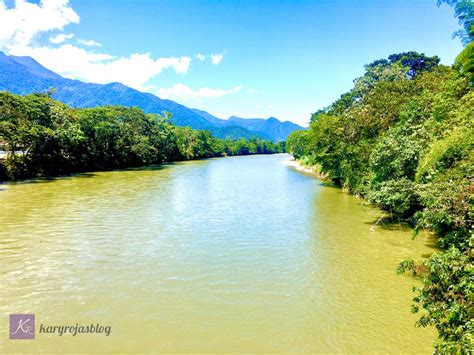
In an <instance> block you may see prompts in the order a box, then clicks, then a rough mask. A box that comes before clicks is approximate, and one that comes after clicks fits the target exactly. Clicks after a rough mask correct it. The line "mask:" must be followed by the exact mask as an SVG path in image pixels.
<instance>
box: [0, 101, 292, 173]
mask: <svg viewBox="0 0 474 355" xmlns="http://www.w3.org/2000/svg"><path fill="white" fill-rule="evenodd" d="M0 150H3V151H4V152H5V153H4V155H5V159H0V180H9V179H23V178H29V177H33V176H51V175H58V174H68V173H72V172H82V171H92V170H107V169H116V168H126V167H137V166H142V165H148V164H160V163H162V162H165V161H178V160H190V159H200V158H210V157H220V156H226V155H247V154H267V153H276V152H282V151H284V144H283V143H281V144H276V143H272V142H270V141H265V140H262V139H258V138H251V139H249V140H245V139H239V140H221V139H217V138H214V137H212V136H211V134H210V132H209V131H201V130H194V129H191V128H189V127H178V126H174V125H173V124H171V123H170V121H169V117H162V116H159V115H154V114H145V113H144V112H143V111H142V110H141V109H138V108H128V107H120V106H104V107H97V108H88V109H73V108H71V107H69V106H67V105H65V104H62V103H60V102H58V101H55V100H53V99H51V98H50V97H48V96H47V95H43V94H33V95H27V96H18V95H13V94H10V93H7V92H0Z"/></svg>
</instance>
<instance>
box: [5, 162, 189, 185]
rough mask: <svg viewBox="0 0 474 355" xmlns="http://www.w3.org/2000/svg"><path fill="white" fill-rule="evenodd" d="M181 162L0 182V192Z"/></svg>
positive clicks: (154, 168)
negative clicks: (7, 186) (98, 174)
mask: <svg viewBox="0 0 474 355" xmlns="http://www.w3.org/2000/svg"><path fill="white" fill-rule="evenodd" d="M180 163H181V162H177V163H175V162H172V163H164V164H162V165H147V166H141V167H132V168H124V169H112V170H98V171H95V172H83V173H72V174H67V175H58V176H41V177H36V178H32V179H26V180H17V181H0V191H5V190H6V188H5V187H2V185H3V186H5V185H22V184H45V183H49V182H54V181H57V180H66V179H71V178H75V179H77V178H80V179H86V178H93V177H96V176H97V173H98V172H101V173H102V172H119V171H159V170H163V169H166V168H168V167H169V166H171V165H177V164H180Z"/></svg>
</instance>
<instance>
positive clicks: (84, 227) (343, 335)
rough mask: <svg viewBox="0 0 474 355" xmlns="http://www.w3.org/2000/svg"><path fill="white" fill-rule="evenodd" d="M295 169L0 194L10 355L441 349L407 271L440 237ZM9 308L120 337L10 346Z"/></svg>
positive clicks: (231, 169) (229, 168)
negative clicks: (390, 221)
mask: <svg viewBox="0 0 474 355" xmlns="http://www.w3.org/2000/svg"><path fill="white" fill-rule="evenodd" d="M284 159H287V156H285V155H275V156H252V157H233V158H226V159H215V160H207V161H195V162H187V163H179V164H174V165H169V166H164V167H156V168H148V169H135V170H126V171H112V172H99V173H93V174H81V175H77V176H72V177H63V178H59V179H53V180H41V181H40V182H41V183H32V182H29V183H19V184H7V185H3V186H2V187H3V188H4V190H3V191H0V202H1V208H2V212H1V214H0V226H1V227H0V284H1V288H0V292H1V294H0V296H1V297H0V314H1V318H0V324H1V326H0V349H3V350H6V351H45V352H53V351H56V352H70V351H75V352H77V351H82V352H104V351H120V352H127V351H129V352H132V351H133V352H147V351H148V352H150V351H155V352H156V351H166V352H171V351H181V352H187V351H198V352H224V351H231V352H237V351H268V352H272V351H273V352H274V351H280V352H290V351H292V352H296V351H313V352H314V351H318V352H369V351H371V352H375V351H376V352H389V353H390V352H391V353H399V352H407V351H410V352H423V353H429V352H430V351H431V344H432V343H433V342H434V332H433V331H432V330H429V329H418V328H415V327H414V322H415V321H416V316H414V315H412V314H410V310H409V309H410V307H409V306H410V302H411V301H410V299H411V297H412V294H411V287H412V286H413V284H414V281H413V280H412V279H411V278H409V277H401V276H396V274H395V267H396V265H397V263H398V261H400V260H401V259H402V258H404V257H415V258H417V257H420V256H421V255H423V254H429V253H430V252H432V251H433V249H432V246H431V245H430V240H429V239H427V237H426V236H422V235H421V236H419V237H418V238H417V239H416V240H415V241H413V240H412V238H411V231H410V230H409V229H408V227H406V226H403V225H396V226H393V225H392V226H390V227H389V228H387V227H384V226H380V227H378V228H376V229H375V231H374V232H371V231H370V228H371V226H372V224H373V223H374V222H375V221H376V220H377V219H378V217H379V211H378V210H377V209H373V208H369V207H366V206H363V205H362V201H361V200H357V199H356V198H354V197H353V196H350V195H347V194H344V193H342V192H341V191H340V190H338V189H335V188H331V187H325V186H323V185H322V184H321V183H320V182H319V181H318V180H316V179H314V178H312V177H311V176H308V175H304V174H302V173H299V172H297V171H295V170H293V169H292V168H290V167H287V166H285V165H283V164H282V161H283V160H284ZM10 313H35V314H36V322H37V327H38V325H39V324H40V323H44V324H45V325H46V324H49V325H68V324H71V325H74V324H76V323H80V324H81V323H82V324H90V323H91V322H93V323H101V324H104V325H111V326H112V333H111V335H110V336H109V337H105V336H103V335H81V336H79V335H78V336H76V337H72V336H70V335H69V336H66V335H64V336H62V337H59V336H48V335H44V334H37V337H36V340H34V341H15V340H11V341H10V340H8V339H7V338H8V333H7V329H6V328H7V324H8V314H10Z"/></svg>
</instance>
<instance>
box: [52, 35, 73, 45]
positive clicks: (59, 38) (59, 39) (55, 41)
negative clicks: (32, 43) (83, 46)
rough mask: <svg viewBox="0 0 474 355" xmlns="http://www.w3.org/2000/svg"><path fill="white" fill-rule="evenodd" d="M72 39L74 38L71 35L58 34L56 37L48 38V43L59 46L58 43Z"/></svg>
mask: <svg viewBox="0 0 474 355" xmlns="http://www.w3.org/2000/svg"><path fill="white" fill-rule="evenodd" d="M72 37H74V34H73V33H69V34H65V33H60V34H58V35H56V36H50V37H49V41H50V42H51V43H53V44H59V43H63V42H64V41H66V40H68V39H71V38H72Z"/></svg>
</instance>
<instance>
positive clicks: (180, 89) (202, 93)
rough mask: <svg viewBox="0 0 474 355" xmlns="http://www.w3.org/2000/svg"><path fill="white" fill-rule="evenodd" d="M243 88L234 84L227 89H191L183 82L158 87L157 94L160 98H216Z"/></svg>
mask: <svg viewBox="0 0 474 355" xmlns="http://www.w3.org/2000/svg"><path fill="white" fill-rule="evenodd" d="M242 88H243V86H242V85H239V86H236V87H234V88H232V89H229V90H224V89H211V88H206V87H203V88H199V89H197V90H193V89H191V88H190V87H189V86H186V85H184V84H175V85H173V86H172V87H170V88H166V89H159V90H158V91H157V95H158V96H159V97H160V98H162V99H183V100H187V99H195V100H199V99H203V98H218V97H222V96H225V95H229V94H234V93H236V92H238V91H240V90H241V89H242Z"/></svg>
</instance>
